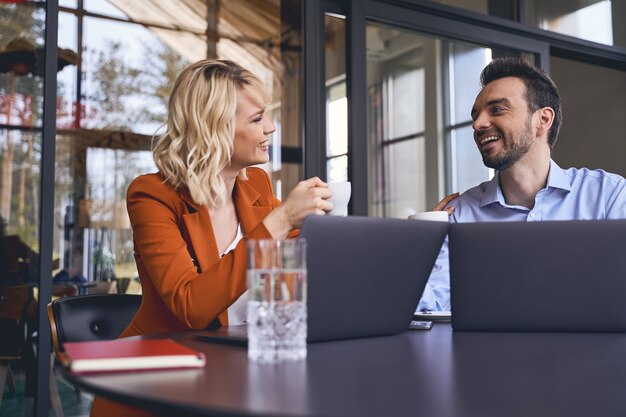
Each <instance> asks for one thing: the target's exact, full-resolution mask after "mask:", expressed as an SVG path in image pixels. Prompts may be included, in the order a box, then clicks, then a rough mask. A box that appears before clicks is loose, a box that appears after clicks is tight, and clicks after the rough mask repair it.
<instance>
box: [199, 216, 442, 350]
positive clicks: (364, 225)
mask: <svg viewBox="0 0 626 417" xmlns="http://www.w3.org/2000/svg"><path fill="white" fill-rule="evenodd" d="M448 227H449V225H448V223H442V222H429V221H419V220H399V219H383V218H373V217H357V216H350V217H340V216H309V217H307V218H306V219H305V221H304V224H303V225H302V229H301V234H300V235H301V237H304V238H305V239H306V240H307V281H308V284H307V310H308V320H307V329H308V336H307V340H308V341H309V342H317V341H326V340H338V339H349V338H357V337H368V336H382V335H389V334H395V333H400V332H403V331H405V330H407V328H408V327H409V323H410V321H411V320H412V318H413V313H414V312H415V308H416V306H417V303H418V302H419V299H420V297H421V295H422V292H423V291H424V287H425V286H426V282H427V281H428V277H429V275H430V271H431V269H432V267H433V265H434V263H435V259H436V258H437V255H438V253H439V249H440V248H441V245H442V243H443V240H444V238H445V236H446V233H447V231H448ZM245 330H246V329H245V326H230V327H227V328H222V329H219V330H218V331H217V332H216V331H212V332H203V333H199V334H198V335H199V337H201V338H205V339H208V340H216V339H226V342H227V343H229V342H230V343H238V342H239V343H243V342H245V338H246V334H245Z"/></svg>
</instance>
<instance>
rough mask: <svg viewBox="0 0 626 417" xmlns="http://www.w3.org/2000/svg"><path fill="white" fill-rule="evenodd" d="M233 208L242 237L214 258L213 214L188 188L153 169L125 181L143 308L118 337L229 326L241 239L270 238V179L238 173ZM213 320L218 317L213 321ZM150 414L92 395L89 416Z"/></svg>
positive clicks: (239, 287) (241, 262) (242, 263)
mask: <svg viewBox="0 0 626 417" xmlns="http://www.w3.org/2000/svg"><path fill="white" fill-rule="evenodd" d="M234 198H235V207H236V210H237V215H238V217H239V222H240V224H241V229H242V233H243V234H244V239H242V240H241V241H240V242H239V243H238V244H237V246H236V248H235V249H234V250H232V251H231V252H229V253H227V254H226V255H224V257H222V258H220V254H219V253H218V249H217V243H216V241H215V234H214V233H213V227H212V225H211V218H210V216H209V211H208V209H207V208H206V207H203V206H200V205H198V204H196V203H195V202H194V201H193V200H192V199H191V196H190V195H189V193H188V192H187V191H186V190H182V191H176V190H174V189H173V188H172V187H170V186H169V185H166V184H164V183H163V178H162V177H161V176H160V175H159V174H148V175H142V176H140V177H138V178H136V179H135V180H134V181H133V182H132V183H131V184H130V186H129V187H128V193H127V195H126V202H127V206H128V215H129V216H130V221H131V224H132V228H133V239H134V243H135V261H136V263H137V270H138V272H139V279H140V280H141V288H142V301H141V307H140V308H139V310H138V311H137V314H136V315H135V317H134V318H133V320H132V321H131V323H130V325H129V326H128V327H127V328H126V330H125V331H124V332H123V333H122V335H121V337H126V336H133V335H140V334H147V333H161V332H174V331H179V330H184V329H204V328H206V327H208V326H210V325H222V326H226V325H228V312H227V309H228V307H229V306H230V305H231V304H232V303H233V302H235V300H237V298H239V296H240V295H241V294H243V293H244V292H245V290H246V287H247V283H246V256H247V250H246V239H247V238H258V239H260V238H271V235H270V233H269V231H268V230H267V229H266V228H265V225H264V224H263V223H262V221H263V219H264V218H265V216H267V215H268V214H269V213H270V211H272V209H274V208H275V207H276V206H278V205H279V204H280V201H279V200H278V199H277V198H276V197H275V196H274V193H273V191H272V185H271V182H270V180H269V177H268V176H267V174H266V173H265V171H263V170H262V169H259V168H248V180H247V181H243V180H240V179H239V178H238V179H237V180H236V183H235V190H234ZM218 322H219V323H218ZM127 415H128V416H130V415H132V416H135V415H138V416H148V415H150V414H148V413H146V412H144V411H141V410H136V409H133V408H130V407H127V406H123V405H121V404H118V403H113V402H111V401H107V400H103V399H101V398H99V397H96V399H95V401H94V406H93V409H92V412H91V416H92V417H96V416H97V417H105V416H106V417H114V416H127Z"/></svg>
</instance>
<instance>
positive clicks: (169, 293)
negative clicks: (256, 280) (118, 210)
mask: <svg viewBox="0 0 626 417" xmlns="http://www.w3.org/2000/svg"><path fill="white" fill-rule="evenodd" d="M268 192H269V195H268V194H267V193H268ZM262 194H264V195H263V197H264V198H265V199H266V203H265V204H267V203H269V204H270V206H271V208H274V207H275V206H274V203H275V201H274V200H275V196H273V194H272V193H271V188H270V189H269V191H268V190H263V193H262ZM127 206H128V214H129V217H130V220H131V224H132V228H133V238H134V241H135V248H136V252H137V255H138V257H139V258H140V259H138V262H137V263H138V267H139V263H140V262H141V264H142V265H143V267H144V268H145V271H146V273H147V275H148V279H149V280H150V281H151V283H152V285H153V286H154V288H155V290H156V291H157V292H158V294H159V295H160V297H161V298H162V300H163V302H164V303H165V304H166V306H167V307H168V309H169V310H170V311H171V312H172V314H174V315H175V316H176V318H177V319H178V320H180V321H181V322H182V323H184V324H185V325H186V326H187V327H189V328H192V329H202V328H206V327H207V326H208V325H209V324H211V323H212V322H213V321H214V320H215V319H216V318H217V317H218V316H219V315H220V313H223V312H224V311H225V310H226V309H227V308H228V306H230V305H231V304H232V303H233V302H234V301H235V300H236V299H237V298H238V297H239V296H240V295H241V294H243V292H245V290H246V288H247V285H246V256H247V253H246V245H245V239H242V241H240V242H239V244H238V245H237V246H236V248H235V249H234V250H233V251H231V252H229V253H228V254H227V255H225V256H224V257H222V258H221V259H220V258H219V254H218V253H217V248H215V247H214V243H213V247H212V248H209V247H206V249H207V250H208V251H210V252H215V253H211V254H210V255H209V257H210V260H209V262H208V264H209V266H208V267H205V268H204V269H203V270H202V271H201V272H200V273H198V269H197V266H196V265H195V264H194V259H192V257H191V254H190V248H189V247H188V240H189V237H188V236H185V234H186V233H188V230H187V229H186V225H185V221H184V220H183V219H182V217H183V213H186V209H185V203H184V201H182V200H181V199H180V197H179V196H178V194H177V193H176V192H174V191H173V190H171V188H169V187H168V186H167V185H165V184H162V182H161V181H160V178H159V177H158V176H155V175H152V176H143V177H139V178H138V179H136V180H135V181H133V183H131V185H130V186H129V189H128V193H127ZM206 216H207V219H208V212H207V213H206ZM202 225H203V226H206V230H200V231H198V230H196V231H195V232H196V233H200V234H201V235H202V234H212V233H213V230H212V227H211V223H210V220H209V221H208V222H206V223H202ZM245 237H246V238H248V237H254V238H270V237H271V236H270V234H269V232H268V231H267V229H266V228H265V226H264V225H263V223H259V224H258V225H257V226H256V227H255V228H254V229H253V230H251V231H250V232H249V233H248V234H247V235H246V236H245ZM206 239H207V241H209V242H214V238H213V236H212V235H208V236H207V238H206ZM211 249H213V250H211ZM142 278H145V277H142Z"/></svg>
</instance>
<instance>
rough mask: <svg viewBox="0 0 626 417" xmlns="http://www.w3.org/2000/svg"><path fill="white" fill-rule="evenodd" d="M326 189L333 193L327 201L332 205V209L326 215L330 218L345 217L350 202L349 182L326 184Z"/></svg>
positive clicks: (350, 189)
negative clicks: (330, 216)
mask: <svg viewBox="0 0 626 417" xmlns="http://www.w3.org/2000/svg"><path fill="white" fill-rule="evenodd" d="M328 188H330V191H331V192H332V193H333V195H332V196H331V197H330V199H329V200H330V201H331V203H333V206H334V208H333V209H332V210H331V211H329V212H328V213H327V214H330V215H332V216H347V215H348V202H350V195H351V193H352V185H351V184H350V181H341V182H331V183H329V184H328Z"/></svg>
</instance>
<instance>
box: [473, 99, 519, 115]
mask: <svg viewBox="0 0 626 417" xmlns="http://www.w3.org/2000/svg"><path fill="white" fill-rule="evenodd" d="M494 104H506V105H507V106H510V105H511V100H509V99H508V98H506V97H502V98H494V99H493V100H489V101H488V102H486V103H485V106H493V105H494ZM476 113H478V110H476V108H475V107H472V111H471V112H470V116H471V117H472V119H473V118H474V115H475V114H476Z"/></svg>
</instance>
